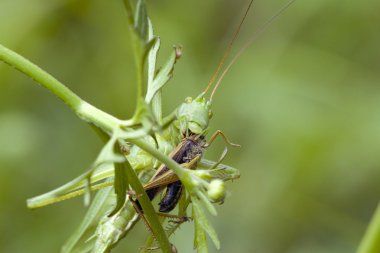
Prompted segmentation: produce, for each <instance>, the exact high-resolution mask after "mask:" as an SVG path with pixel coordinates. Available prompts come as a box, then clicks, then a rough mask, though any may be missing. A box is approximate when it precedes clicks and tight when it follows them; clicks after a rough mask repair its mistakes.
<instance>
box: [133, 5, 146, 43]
mask: <svg viewBox="0 0 380 253" xmlns="http://www.w3.org/2000/svg"><path fill="white" fill-rule="evenodd" d="M134 29H135V31H136V33H137V35H138V36H139V37H140V39H141V40H142V41H143V42H146V41H148V29H149V28H148V15H147V11H146V7H145V1H144V0H138V2H137V5H136V14H135V20H134Z"/></svg>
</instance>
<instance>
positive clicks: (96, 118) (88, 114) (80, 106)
mask: <svg viewBox="0 0 380 253" xmlns="http://www.w3.org/2000/svg"><path fill="white" fill-rule="evenodd" d="M0 60H1V61H3V62H4V63H6V64H8V65H10V66H12V67H14V68H15V69H17V70H18V71H20V72H22V73H24V74H25V75H27V76H29V77H30V78H32V79H33V80H35V81H36V82H37V83H38V84H40V85H41V86H42V87H44V88H46V89H48V90H49V91H51V92H52V93H53V94H54V95H55V96H57V97H58V98H59V99H61V100H62V101H63V102H65V103H66V104H67V105H68V106H69V107H70V108H71V109H72V110H74V111H75V113H76V114H77V115H78V116H79V117H80V118H81V119H83V120H85V121H87V122H90V123H93V124H95V125H96V126H98V127H100V128H102V129H103V130H104V131H106V132H108V133H110V132H112V130H113V129H115V128H117V127H118V126H119V125H120V122H121V121H120V120H119V119H117V118H115V117H113V116H111V115H109V114H107V113H105V112H103V111H101V110H100V109H98V108H96V107H94V106H93V105H91V104H89V103H87V102H86V101H84V100H83V99H81V98H80V97H79V96H78V95H76V94H75V93H74V92H72V91H71V90H70V89H69V88H68V87H67V86H65V85H64V84H62V83H61V82H60V81H58V80H57V79H55V78H54V77H53V76H52V75H50V74H49V73H47V72H46V71H44V70H43V69H41V68H40V67H38V66H37V65H36V64H34V63H32V62H30V61H29V60H27V59H26V58H24V57H23V56H21V55H19V54H17V53H16V52H14V51H12V50H10V49H8V48H6V47H5V46H3V45H1V44H0Z"/></svg>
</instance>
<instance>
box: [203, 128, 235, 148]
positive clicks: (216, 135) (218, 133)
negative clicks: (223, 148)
mask: <svg viewBox="0 0 380 253" xmlns="http://www.w3.org/2000/svg"><path fill="white" fill-rule="evenodd" d="M219 135H220V136H221V137H222V138H223V140H224V142H225V143H226V144H228V145H230V146H233V147H240V145H239V144H235V143H232V142H231V141H230V140H229V139H228V138H227V136H226V135H225V134H224V133H223V132H222V131H221V130H217V131H216V132H215V133H214V134H213V135H212V136H211V138H210V140H209V142H208V143H206V145H205V148H207V147H209V146H210V145H211V144H212V143H213V142H214V140H215V139H216V137H218V136H219Z"/></svg>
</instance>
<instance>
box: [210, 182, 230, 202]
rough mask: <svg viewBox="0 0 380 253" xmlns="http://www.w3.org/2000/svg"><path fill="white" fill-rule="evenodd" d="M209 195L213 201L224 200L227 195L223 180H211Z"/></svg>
mask: <svg viewBox="0 0 380 253" xmlns="http://www.w3.org/2000/svg"><path fill="white" fill-rule="evenodd" d="M207 196H208V198H209V199H210V200H211V201H212V202H223V200H224V198H225V196H226V189H225V186H224V182H223V180H220V179H215V180H213V181H211V182H210V184H209V187H208V190H207Z"/></svg>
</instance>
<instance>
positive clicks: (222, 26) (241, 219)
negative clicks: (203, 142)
mask: <svg viewBox="0 0 380 253" xmlns="http://www.w3.org/2000/svg"><path fill="white" fill-rule="evenodd" d="M284 3H285V1H280V0H273V1H256V3H255V7H254V10H253V11H252V12H251V13H250V15H249V18H248V20H247V22H246V24H245V26H244V28H243V30H242V32H241V36H240V37H239V39H238V41H237V43H236V45H235V47H234V52H236V51H237V50H238V49H239V48H241V46H242V45H243V44H244V42H246V41H247V40H248V39H249V38H250V37H251V36H252V34H253V33H254V30H255V29H256V28H257V27H259V26H260V24H263V23H264V22H265V21H266V20H268V18H269V17H270V16H271V15H272V14H273V13H275V12H276V11H277V10H278V9H279V8H280V7H281V6H282V5H284ZM247 4H248V1H247V0H234V1H232V0H229V1H228V0H223V1H222V0H208V1H203V0H193V1H173V0H160V1H158V0H155V1H148V6H149V10H148V11H149V14H150V16H151V18H152V20H153V24H154V26H155V29H156V34H158V35H160V37H161V39H162V49H161V51H160V57H161V58H160V59H161V62H163V61H164V60H165V59H166V58H167V57H168V55H169V53H170V51H171V48H172V45H173V44H181V45H182V46H183V47H184V54H183V58H182V59H181V60H180V61H179V62H178V64H177V65H176V69H175V73H174V78H173V79H172V81H171V82H170V84H169V85H168V86H167V87H166V88H165V90H164V93H165V94H164V109H165V111H166V112H170V111H171V110H173V109H174V108H175V107H176V106H177V105H179V103H181V101H183V99H184V98H185V97H187V96H195V95H197V94H198V93H199V92H200V91H201V90H202V89H203V88H204V87H205V84H206V83H207V82H208V80H209V78H210V77H211V75H212V73H213V72H214V71H215V69H216V66H217V63H218V61H219V59H220V58H221V56H222V54H223V50H224V48H225V47H226V44H227V43H228V41H229V40H230V38H231V36H232V34H233V31H234V30H235V29H236V27H237V24H238V23H239V20H240V18H241V16H242V14H243V12H244V9H245V8H246V6H247ZM379 8H380V2H379V1H375V0H363V1H328V0H320V1H296V3H295V4H294V5H293V6H292V7H290V8H289V9H288V10H287V11H286V13H285V14H284V15H283V16H282V17H280V18H279V20H278V21H277V22H275V23H273V24H272V25H271V26H270V28H269V29H268V30H267V31H266V32H265V33H264V34H263V35H261V36H260V37H259V39H258V40H257V41H256V42H255V43H254V44H253V45H252V46H251V47H250V48H249V49H248V50H247V51H246V52H245V53H244V55H243V56H242V57H241V58H240V59H239V61H238V62H237V63H236V64H235V65H234V67H233V68H232V69H231V71H230V72H229V73H228V75H227V76H226V78H225V79H224V81H223V84H222V86H221V88H220V90H219V91H218V93H217V94H216V98H215V101H214V104H213V110H214V118H213V121H212V125H211V130H216V129H222V130H223V131H224V132H225V133H226V134H227V135H228V136H229V138H230V139H231V140H233V141H234V142H237V143H240V144H241V145H242V148H240V149H233V150H231V151H230V153H229V156H228V157H227V160H226V163H228V164H230V165H233V166H236V167H238V168H239V169H240V170H241V173H242V177H241V179H239V180H236V181H234V182H233V183H229V184H228V188H229V192H230V194H229V197H228V199H227V200H226V202H225V204H224V205H222V206H220V207H218V212H219V215H218V217H216V218H212V220H213V224H214V225H215V227H216V230H217V231H218V234H219V236H220V239H221V242H222V248H221V250H220V252H258V253H259V252H260V253H280V252H281V253H284V252H289V253H298V252H299V253H301V252H302V253H304V252H318V253H322V252H329V253H335V252H336V253H350V252H355V250H356V248H357V245H358V243H359V241H360V239H361V237H362V235H363V233H364V231H365V228H366V226H367V224H368V222H369V220H370V217H371V215H372V214H373V212H374V210H375V208H376V205H377V203H378V202H379V199H380V194H379V192H380V183H379V182H380V170H379V167H380V155H379V151H380V131H379V126H380V106H379V101H380V71H379V67H380V49H379V45H380V33H379V26H378V24H379V23H380V16H379V15H378V10H379ZM0 43H2V44H4V45H5V46H7V47H9V48H11V49H13V50H15V51H17V52H18V53H20V54H22V55H24V56H25V57H27V58H29V59H30V60H32V61H33V62H35V63H37V64H38V65H40V66H41V67H42V68H44V69H45V70H47V71H49V72H50V73H52V74H53V75H54V76H56V77H57V78H58V79H59V80H61V81H62V82H63V83H65V84H67V85H68V86H69V87H70V88H71V89H72V90H74V91H75V92H76V93H77V94H79V95H80V96H81V97H82V98H84V99H85V100H87V101H88V102H90V103H93V104H94V105H96V106H98V107H100V108H101V109H103V110H105V111H107V112H110V113H112V114H114V115H116V116H118V117H122V118H127V117H129V116H131V114H132V112H133V109H134V101H135V100H134V99H135V97H134V95H135V86H134V82H135V76H134V73H135V72H134V70H135V68H134V61H133V58H132V51H131V47H130V43H129V38H128V32H127V22H126V15H125V11H124V8H123V5H122V1H121V0H117V1H100V0H94V1H90V0H80V1H78V0H65V1H63V0H49V1H44V0H0ZM0 141H1V144H0V252H58V251H59V249H60V247H61V245H62V244H63V242H64V241H65V240H66V239H67V238H68V236H69V235H70V233H72V232H73V231H74V229H75V228H76V226H77V225H78V223H79V222H80V220H81V219H82V217H83V215H84V213H85V208H84V207H83V205H82V199H81V198H77V199H72V200H69V201H65V202H63V203H58V204H55V205H52V206H48V207H44V208H41V209H38V210H33V211H31V210H28V209H27V208H26V204H25V200H26V199H27V198H28V197H32V196H35V195H38V194H41V193H43V192H46V191H48V190H51V189H53V188H55V187H57V186H59V185H61V184H63V183H64V182H66V181H68V180H70V179H72V178H74V177H75V176H77V175H78V174H80V173H81V172H82V171H84V170H85V169H86V168H88V166H89V165H90V164H91V162H92V161H93V159H94V158H95V157H96V155H97V152H98V151H99V150H100V148H101V145H102V144H101V142H100V141H99V139H98V137H97V136H96V134H95V133H94V132H93V131H92V130H91V128H89V127H88V125H86V124H85V123H84V122H82V121H80V120H79V119H78V118H77V117H76V116H75V115H74V114H73V113H72V112H71V111H70V110H69V109H68V108H67V107H66V106H65V105H64V104H63V103H62V102H61V101H59V100H57V99H56V98H55V97H53V96H52V95H51V94H50V93H49V92H47V91H46V90H44V89H42V88H41V87H39V86H37V85H35V83H34V82H33V81H32V80H30V78H27V77H25V76H23V75H22V74H20V73H18V72H17V71H15V70H14V69H12V68H10V67H9V66H7V65H5V64H3V63H1V64H0ZM222 150H223V142H222V141H218V142H217V145H215V146H213V147H212V148H210V149H209V150H208V151H207V153H206V156H207V157H208V158H214V159H215V158H217V157H218V154H219V153H220V152H221V151H222ZM146 234H147V232H146V229H145V228H144V226H143V225H142V224H140V225H139V226H137V227H136V228H135V229H134V230H133V232H132V233H130V234H129V236H128V237H127V238H126V239H125V240H123V242H121V244H120V245H119V247H118V248H117V249H116V250H115V252H124V253H125V252H136V251H137V248H138V247H140V246H142V245H143V241H144V238H145V236H146ZM192 238H193V234H192V224H186V225H184V226H183V227H182V229H181V230H179V231H178V232H177V233H176V235H175V238H174V239H173V242H174V243H175V245H176V246H177V248H178V249H179V251H180V252H193V250H192V242H193V241H192ZM211 248H212V250H211V251H212V252H216V250H215V249H214V248H213V246H211Z"/></svg>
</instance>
